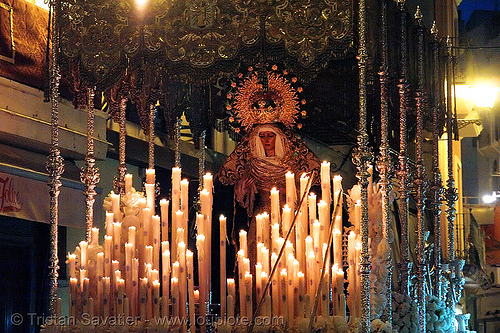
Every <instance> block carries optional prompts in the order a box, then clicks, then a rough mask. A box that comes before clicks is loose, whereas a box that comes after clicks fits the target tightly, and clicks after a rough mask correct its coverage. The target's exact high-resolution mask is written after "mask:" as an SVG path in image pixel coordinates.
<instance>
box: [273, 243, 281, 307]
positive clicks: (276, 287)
mask: <svg viewBox="0 0 500 333" xmlns="http://www.w3.org/2000/svg"><path fill="white" fill-rule="evenodd" d="M277 261H278V255H277V254H276V253H274V252H273V253H272V254H271V267H272V269H273V270H274V267H275V266H276V265H277ZM271 286H272V297H271V298H272V311H273V313H275V314H278V313H279V309H280V297H279V295H280V292H279V291H280V285H279V276H278V274H273V275H272V277H271Z"/></svg>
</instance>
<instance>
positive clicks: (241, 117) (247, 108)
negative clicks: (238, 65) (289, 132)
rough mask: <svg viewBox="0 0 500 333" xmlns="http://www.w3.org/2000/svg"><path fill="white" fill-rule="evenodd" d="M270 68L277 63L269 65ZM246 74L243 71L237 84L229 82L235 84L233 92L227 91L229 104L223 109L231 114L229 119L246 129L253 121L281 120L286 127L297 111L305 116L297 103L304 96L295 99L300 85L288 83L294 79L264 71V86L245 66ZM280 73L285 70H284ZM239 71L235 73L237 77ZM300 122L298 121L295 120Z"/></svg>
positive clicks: (303, 101)
mask: <svg viewBox="0 0 500 333" xmlns="http://www.w3.org/2000/svg"><path fill="white" fill-rule="evenodd" d="M272 69H273V70H276V69H277V67H276V66H273V67H272ZM249 71H250V74H249V75H247V76H246V77H245V78H244V79H243V80H242V82H241V83H240V84H239V85H238V84H236V83H235V82H232V87H233V88H235V92H234V94H232V93H228V96H227V97H228V99H229V101H230V102H229V104H228V106H227V109H228V110H229V111H232V113H233V114H234V117H235V118H236V119H234V118H233V117H231V118H230V121H232V122H234V121H235V120H236V121H237V122H239V123H240V124H241V127H243V128H244V129H249V128H250V127H252V126H253V125H255V124H265V123H282V124H283V125H285V126H286V127H292V126H294V124H295V123H296V119H297V117H298V115H299V113H301V114H302V115H303V116H305V111H302V112H301V111H300V104H305V100H301V101H299V97H298V94H297V93H298V92H302V88H301V87H298V88H297V89H295V88H293V87H292V83H296V82H297V79H296V78H295V77H294V78H292V80H291V81H292V82H290V81H289V80H287V79H286V78H285V77H284V76H283V75H281V74H279V73H276V72H273V71H266V72H265V73H266V75H267V82H266V83H267V89H265V88H264V84H263V83H262V82H261V81H260V80H259V75H258V73H256V72H255V71H253V69H252V67H250V68H249ZM284 74H287V72H286V71H284ZM242 77H243V75H242V74H239V78H242ZM299 125H300V124H299Z"/></svg>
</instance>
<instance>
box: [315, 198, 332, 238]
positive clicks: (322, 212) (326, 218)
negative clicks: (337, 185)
mask: <svg viewBox="0 0 500 333" xmlns="http://www.w3.org/2000/svg"><path fill="white" fill-rule="evenodd" d="M329 209H330V208H329V206H328V205H327V203H326V202H325V201H323V200H320V202H319V203H318V217H319V218H318V220H319V223H320V239H319V240H320V242H321V244H323V243H326V242H327V241H328V232H329V231H330V213H329Z"/></svg>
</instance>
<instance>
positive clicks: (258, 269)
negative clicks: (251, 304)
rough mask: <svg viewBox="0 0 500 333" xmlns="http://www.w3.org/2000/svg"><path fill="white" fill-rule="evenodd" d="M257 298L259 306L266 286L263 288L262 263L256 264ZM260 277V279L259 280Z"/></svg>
mask: <svg viewBox="0 0 500 333" xmlns="http://www.w3.org/2000/svg"><path fill="white" fill-rule="evenodd" d="M255 276H256V279H255V296H256V300H257V304H258V303H259V302H260V299H261V297H262V288H264V287H265V286H262V279H261V276H262V263H260V262H258V263H256V264H255ZM257 277H258V278H257Z"/></svg>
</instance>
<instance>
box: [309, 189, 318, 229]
mask: <svg viewBox="0 0 500 333" xmlns="http://www.w3.org/2000/svg"><path fill="white" fill-rule="evenodd" d="M308 204H309V205H308V206H309V230H310V231H311V230H312V226H313V223H314V221H316V219H317V218H318V217H317V215H316V194H314V193H309V197H308Z"/></svg>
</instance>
